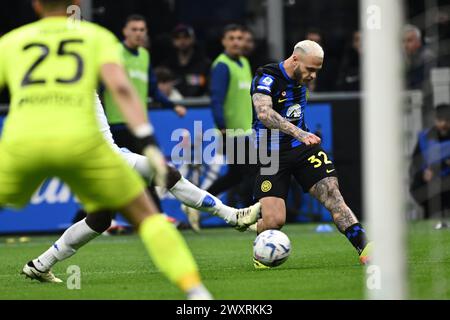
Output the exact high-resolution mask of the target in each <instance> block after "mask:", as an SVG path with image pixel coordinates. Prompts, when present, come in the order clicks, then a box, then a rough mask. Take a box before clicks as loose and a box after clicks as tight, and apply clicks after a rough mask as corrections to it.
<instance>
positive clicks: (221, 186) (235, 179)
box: [208, 25, 256, 206]
mask: <svg viewBox="0 0 450 320" xmlns="http://www.w3.org/2000/svg"><path fill="white" fill-rule="evenodd" d="M243 41H244V37H243V27H242V26H240V25H228V26H226V27H225V29H224V32H223V36H222V45H223V47H224V52H223V53H222V54H220V55H219V56H218V57H217V58H216V59H215V61H214V62H213V66H212V71H211V100H212V108H213V116H214V121H215V124H216V126H217V128H218V129H219V130H220V131H221V133H222V135H223V137H224V139H223V141H224V147H223V149H224V154H225V156H227V157H230V158H229V159H227V161H228V163H229V165H228V171H227V173H226V174H225V175H224V176H222V177H220V178H219V179H217V180H216V181H215V182H214V183H213V184H212V186H210V187H209V189H208V192H210V193H211V194H214V195H219V194H221V193H222V192H224V191H227V190H229V189H230V188H231V187H233V186H237V185H239V184H241V183H245V180H251V181H252V180H253V179H254V176H255V173H256V168H255V167H254V166H251V165H249V164H248V161H246V162H245V163H244V164H240V163H239V162H238V157H239V156H240V155H239V154H238V149H237V147H238V146H239V144H241V143H245V145H246V146H247V147H246V148H245V150H249V148H248V146H249V143H250V136H251V134H252V118H253V111H252V102H251V98H250V97H249V95H248V91H249V89H250V85H251V82H252V73H251V67H250V63H249V62H248V59H247V58H246V57H244V56H243V55H242V52H243V50H242V49H243V46H244V44H243ZM228 144H232V145H233V146H234V152H233V155H234V158H232V155H230V154H228V155H227V154H226V152H227V151H229V150H227V147H226V146H227V145H228ZM246 157H248V154H246ZM244 160H245V159H244ZM245 191H246V193H245V192H243V193H242V194H241V199H242V203H243V204H244V206H248V205H250V204H251V202H253V199H252V195H251V188H247V190H245Z"/></svg>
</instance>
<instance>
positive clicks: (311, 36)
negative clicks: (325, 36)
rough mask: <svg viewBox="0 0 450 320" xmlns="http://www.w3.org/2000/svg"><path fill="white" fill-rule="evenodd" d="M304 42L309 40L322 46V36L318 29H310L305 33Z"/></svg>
mask: <svg viewBox="0 0 450 320" xmlns="http://www.w3.org/2000/svg"><path fill="white" fill-rule="evenodd" d="M305 40H311V41H314V42H317V43H318V44H320V45H322V34H321V33H320V31H319V29H316V28H311V29H308V30H307V31H306V34H305Z"/></svg>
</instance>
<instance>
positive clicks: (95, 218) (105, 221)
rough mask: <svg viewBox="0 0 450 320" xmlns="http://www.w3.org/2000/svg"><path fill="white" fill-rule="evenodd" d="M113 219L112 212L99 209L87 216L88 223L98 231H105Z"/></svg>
mask: <svg viewBox="0 0 450 320" xmlns="http://www.w3.org/2000/svg"><path fill="white" fill-rule="evenodd" d="M111 221H112V212H110V211H99V212H95V213H90V214H88V215H87V217H86V224H87V225H88V226H89V228H91V229H92V230H94V231H95V232H97V233H103V232H105V231H106V230H108V229H109V227H110V226H111Z"/></svg>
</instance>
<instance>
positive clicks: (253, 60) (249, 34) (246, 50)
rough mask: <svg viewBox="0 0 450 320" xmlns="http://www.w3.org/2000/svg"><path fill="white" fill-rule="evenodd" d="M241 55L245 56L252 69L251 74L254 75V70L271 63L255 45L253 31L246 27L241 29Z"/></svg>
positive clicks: (262, 50)
mask: <svg viewBox="0 0 450 320" xmlns="http://www.w3.org/2000/svg"><path fill="white" fill-rule="evenodd" d="M242 37H243V43H242V45H243V46H242V55H243V56H245V57H246V58H247V59H248V60H249V62H250V66H251V68H252V74H255V71H256V69H258V68H259V67H262V66H264V65H266V64H268V63H270V62H272V61H270V60H269V58H268V57H267V55H266V54H265V50H264V49H262V48H261V46H259V45H257V43H256V41H255V35H254V33H253V31H252V30H251V29H249V28H247V27H243V29H242Z"/></svg>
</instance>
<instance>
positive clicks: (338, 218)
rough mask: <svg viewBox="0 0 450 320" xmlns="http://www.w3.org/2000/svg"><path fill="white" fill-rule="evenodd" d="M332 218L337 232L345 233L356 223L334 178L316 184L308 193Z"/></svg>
mask: <svg viewBox="0 0 450 320" xmlns="http://www.w3.org/2000/svg"><path fill="white" fill-rule="evenodd" d="M309 193H310V194H311V195H313V196H314V197H315V198H316V199H317V200H319V201H320V202H321V203H322V204H323V205H324V206H325V208H327V209H328V210H329V211H330V212H331V215H332V216H333V220H334V223H335V224H336V226H337V228H338V229H339V231H341V232H342V233H344V232H345V230H347V229H348V228H349V227H351V226H352V225H354V224H356V223H358V219H357V218H356V217H355V215H354V214H353V212H352V210H351V209H350V208H349V207H348V206H347V204H346V203H345V201H344V198H343V197H342V195H341V192H340V191H339V182H338V179H337V178H335V177H330V178H325V179H323V180H321V181H319V182H318V183H316V184H315V185H314V186H313V187H312V188H311V190H310V191H309Z"/></svg>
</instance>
